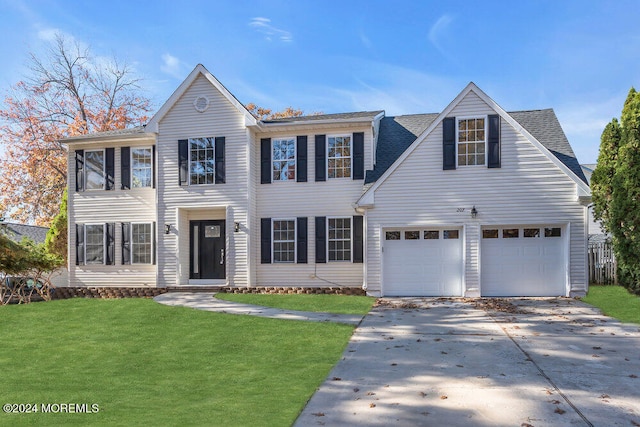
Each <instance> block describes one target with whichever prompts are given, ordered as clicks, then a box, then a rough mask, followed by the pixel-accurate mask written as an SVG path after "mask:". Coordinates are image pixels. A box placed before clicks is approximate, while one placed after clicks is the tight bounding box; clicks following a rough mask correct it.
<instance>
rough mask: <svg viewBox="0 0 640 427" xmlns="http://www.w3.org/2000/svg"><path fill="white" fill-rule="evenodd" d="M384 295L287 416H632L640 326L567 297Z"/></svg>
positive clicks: (587, 422)
mask: <svg viewBox="0 0 640 427" xmlns="http://www.w3.org/2000/svg"><path fill="white" fill-rule="evenodd" d="M382 302H383V304H385V305H382V306H379V307H376V308H374V309H373V310H372V311H371V312H370V314H369V315H367V316H366V318H365V319H364V321H363V322H362V324H361V325H360V326H359V327H358V328H357V329H356V331H355V333H354V335H353V337H352V339H351V341H350V343H349V345H348V347H347V349H346V350H345V352H344V355H343V358H342V359H341V360H340V361H339V362H338V364H337V365H336V366H335V367H334V369H333V370H332V371H331V373H330V374H329V376H328V377H327V379H326V380H325V382H324V383H323V384H322V385H321V386H320V388H319V389H318V391H317V392H316V393H315V394H314V395H313V397H312V398H311V400H310V401H309V403H308V404H307V406H306V408H305V409H304V410H303V412H302V414H301V415H300V416H299V418H298V420H297V421H296V423H295V426H298V427H301V426H316V425H323V426H346V425H348V426H389V425H402V426H405V425H406V426H409V425H410V426H525V427H527V426H535V427H540V426H634V425H635V426H640V378H638V377H640V329H639V328H638V326H637V325H624V324H620V323H619V322H617V321H615V320H613V319H611V318H608V317H606V316H603V315H601V314H600V313H599V311H598V310H597V309H594V308H592V307H590V306H587V305H586V304H583V303H581V302H580V301H577V300H572V299H565V298H560V299H522V300H520V299H517V300H475V301H474V300H450V299H449V300H447V299H414V300H411V299H401V300H382ZM487 305H488V306H487Z"/></svg>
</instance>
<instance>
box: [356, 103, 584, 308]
mask: <svg viewBox="0 0 640 427" xmlns="http://www.w3.org/2000/svg"><path fill="white" fill-rule="evenodd" d="M489 114H494V111H493V110H492V109H491V108H490V107H489V106H488V105H487V104H485V103H484V102H483V101H482V100H481V99H480V98H479V97H478V96H477V95H475V94H474V93H473V92H471V93H469V94H468V95H467V96H466V97H465V98H464V99H462V100H461V102H460V103H459V104H458V105H457V106H456V107H455V108H454V109H453V111H452V112H451V113H450V114H449V116H455V117H478V116H486V115H489ZM501 126H502V129H501V151H502V167H501V168H497V169H487V168H486V167H478V168H459V169H457V170H455V171H451V173H446V174H444V173H443V171H442V125H441V124H440V125H438V126H436V127H435V128H434V130H433V131H432V132H431V133H430V134H429V135H427V136H426V139H425V140H424V141H423V142H422V143H421V144H420V145H419V146H418V147H417V148H416V149H415V150H414V151H413V152H412V154H411V155H410V156H409V157H407V159H405V161H404V162H403V163H402V164H401V165H400V166H399V167H398V168H397V169H396V170H395V171H394V173H393V174H392V175H391V176H390V177H389V178H388V179H387V180H386V181H385V182H384V183H382V185H380V187H378V188H377V190H376V192H375V208H374V209H371V210H369V211H368V212H367V221H368V226H367V228H368V235H367V238H368V239H367V247H366V252H367V257H368V262H367V285H368V289H369V290H370V291H371V292H379V291H380V289H381V279H382V256H383V254H382V251H381V247H380V244H381V243H380V242H381V240H380V239H381V234H380V233H381V229H382V228H387V227H393V226H405V225H408V226H421V227H427V226H429V225H442V224H459V225H461V226H464V227H465V233H464V236H465V241H464V254H465V273H464V283H465V289H466V292H467V295H479V292H480V289H479V287H480V286H481V283H480V268H479V265H480V260H479V258H481V256H482V254H481V253H480V248H479V238H480V229H479V226H480V225H483V226H485V225H490V224H527V223H532V224H540V223H542V224H545V223H547V224H570V227H569V233H570V236H569V239H570V251H569V252H570V253H569V257H570V258H569V260H570V263H569V264H570V271H569V280H570V290H571V292H583V291H584V289H585V284H586V277H585V273H586V265H585V261H586V258H585V243H584V242H585V240H584V238H585V237H584V236H585V234H584V233H585V230H584V209H585V208H584V207H583V206H581V205H580V204H579V202H578V201H577V197H576V183H575V182H573V181H572V180H571V179H570V178H569V177H568V176H567V175H566V174H565V173H564V172H563V171H562V170H560V169H559V168H558V167H557V166H556V165H555V164H554V163H553V162H552V161H551V160H550V159H549V158H547V157H546V156H545V155H544V154H543V153H541V152H540V150H539V149H538V148H536V147H535V146H534V145H533V144H531V143H530V142H529V141H528V140H526V139H525V138H524V137H523V136H522V135H521V134H520V133H518V131H517V130H516V129H514V128H512V127H511V126H510V125H509V124H508V123H507V122H506V121H505V120H502V121H501ZM425 183H429V185H425ZM445 187H446V191H443V188H445ZM473 206H476V209H477V211H478V215H477V218H476V219H475V220H474V219H472V218H471V215H470V209H471V208H472V207H473ZM459 208H464V210H463V211H458V209H459Z"/></svg>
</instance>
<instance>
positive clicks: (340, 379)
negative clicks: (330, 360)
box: [331, 377, 342, 381]
mask: <svg viewBox="0 0 640 427" xmlns="http://www.w3.org/2000/svg"><path fill="white" fill-rule="evenodd" d="M331 381H342V378H340V377H333V378H331Z"/></svg>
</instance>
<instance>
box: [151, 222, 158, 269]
mask: <svg viewBox="0 0 640 427" xmlns="http://www.w3.org/2000/svg"><path fill="white" fill-rule="evenodd" d="M151 238H152V239H153V243H152V245H153V246H152V251H151V263H152V264H153V265H156V262H157V261H156V254H157V253H158V246H157V243H158V241H157V239H156V222H155V221H154V222H152V223H151Z"/></svg>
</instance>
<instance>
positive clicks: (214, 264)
mask: <svg viewBox="0 0 640 427" xmlns="http://www.w3.org/2000/svg"><path fill="white" fill-rule="evenodd" d="M189 230H190V231H189V241H190V245H189V246H190V251H189V252H190V253H189V278H190V279H224V278H225V270H226V269H225V260H226V254H225V234H224V231H225V221H224V220H204V221H190V222H189Z"/></svg>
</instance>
